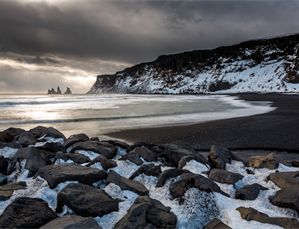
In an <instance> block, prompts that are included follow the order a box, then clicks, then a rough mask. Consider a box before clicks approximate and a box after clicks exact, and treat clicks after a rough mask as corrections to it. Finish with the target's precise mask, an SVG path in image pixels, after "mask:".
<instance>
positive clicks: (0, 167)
mask: <svg viewBox="0 0 299 229" xmlns="http://www.w3.org/2000/svg"><path fill="white" fill-rule="evenodd" d="M7 167H8V162H7V160H6V158H5V157H4V156H3V155H0V172H1V173H2V174H3V175H7Z"/></svg>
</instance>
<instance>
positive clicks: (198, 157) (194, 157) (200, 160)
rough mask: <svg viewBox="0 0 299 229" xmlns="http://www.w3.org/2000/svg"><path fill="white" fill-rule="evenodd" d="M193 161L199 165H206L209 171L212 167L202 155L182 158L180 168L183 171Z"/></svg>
mask: <svg viewBox="0 0 299 229" xmlns="http://www.w3.org/2000/svg"><path fill="white" fill-rule="evenodd" d="M191 160H195V161H197V162H199V163H202V164H204V165H205V166H206V167H207V170H209V169H210V167H211V164H210V163H209V162H208V160H207V159H205V158H204V157H203V156H202V155H201V154H193V155H188V156H184V157H182V158H181V159H180V161H179V163H178V168H179V169H182V168H183V167H184V166H185V165H186V164H187V163H188V162H189V161H191Z"/></svg>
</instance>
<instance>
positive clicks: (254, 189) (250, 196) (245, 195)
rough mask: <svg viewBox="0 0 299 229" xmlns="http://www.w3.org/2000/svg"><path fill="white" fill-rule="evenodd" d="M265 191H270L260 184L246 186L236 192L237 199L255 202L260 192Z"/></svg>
mask: <svg viewBox="0 0 299 229" xmlns="http://www.w3.org/2000/svg"><path fill="white" fill-rule="evenodd" d="M263 190H268V188H265V187H263V186H261V185H260V184H251V185H245V186H244V187H243V188H240V189H238V190H237V191H236V192H235V198H236V199H240V200H255V199H256V198H257V197H258V195H259V193H260V191H263Z"/></svg>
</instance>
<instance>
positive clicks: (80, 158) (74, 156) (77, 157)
mask: <svg viewBox="0 0 299 229" xmlns="http://www.w3.org/2000/svg"><path fill="white" fill-rule="evenodd" d="M55 159H62V160H64V161H67V160H72V161H73V162H75V163H78V164H83V163H88V162H90V159H89V157H87V156H85V155H82V154H80V153H62V152H57V153H56V156H55Z"/></svg>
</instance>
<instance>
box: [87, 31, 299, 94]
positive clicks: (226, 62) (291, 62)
mask: <svg viewBox="0 0 299 229" xmlns="http://www.w3.org/2000/svg"><path fill="white" fill-rule="evenodd" d="M298 49H299V34H294V35H286V36H280V37H274V38H267V39H256V40H250V41H246V42H242V43H238V44H235V45H231V46H224V47H219V48H216V49H213V50H197V51H192V52H185V53H180V54H174V55H164V56H160V57H158V59H157V60H155V61H153V62H148V63H142V64H138V65H135V66H133V67H131V68H127V69H125V70H123V71H120V72H117V73H115V74H114V75H100V76H98V77H97V80H96V82H95V84H94V85H93V86H92V88H91V89H90V91H89V92H88V93H104V92H116V93H170V94H180V93H213V92H218V93H238V92H299V61H298V54H299V53H298Z"/></svg>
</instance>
